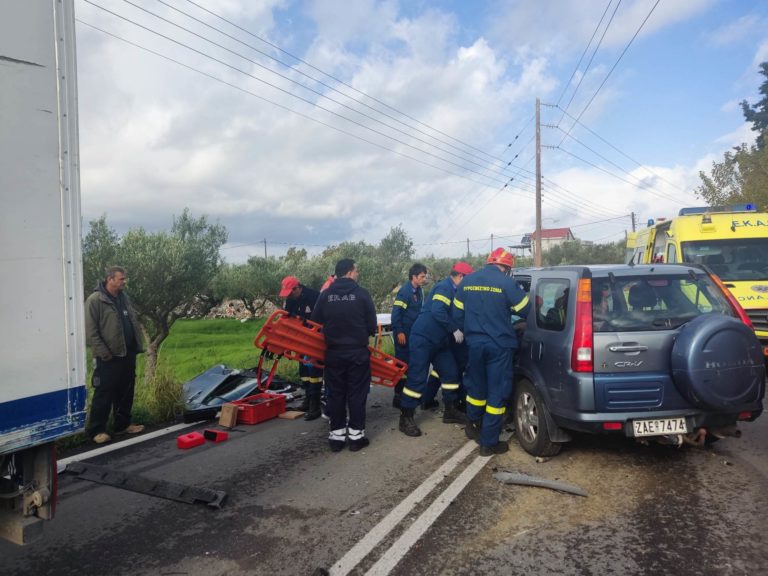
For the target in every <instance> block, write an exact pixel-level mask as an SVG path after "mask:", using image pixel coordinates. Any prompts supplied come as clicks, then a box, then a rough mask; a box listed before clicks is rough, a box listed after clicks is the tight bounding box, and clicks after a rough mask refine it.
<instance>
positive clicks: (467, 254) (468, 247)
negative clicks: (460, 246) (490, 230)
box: [467, 238, 469, 258]
mask: <svg viewBox="0 0 768 576" xmlns="http://www.w3.org/2000/svg"><path fill="white" fill-rule="evenodd" d="M467 258H469V238H467Z"/></svg>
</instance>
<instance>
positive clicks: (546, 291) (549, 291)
mask: <svg viewBox="0 0 768 576" xmlns="http://www.w3.org/2000/svg"><path fill="white" fill-rule="evenodd" d="M570 284H571V283H570V282H569V281H568V280H564V279H545V280H540V281H539V282H538V284H537V285H536V324H537V325H538V326H539V328H542V329H544V330H558V331H560V330H563V329H564V328H565V324H566V320H567V318H568V294H569V292H570Z"/></svg>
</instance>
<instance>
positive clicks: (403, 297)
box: [392, 263, 427, 408]
mask: <svg viewBox="0 0 768 576" xmlns="http://www.w3.org/2000/svg"><path fill="white" fill-rule="evenodd" d="M426 281H427V267H426V266H424V264H418V263H417V264H414V265H413V266H411V268H410V270H408V282H406V283H404V284H403V285H402V286H401V287H400V290H398V292H397V296H395V302H394V304H393V305H392V338H393V339H394V341H395V358H397V359H398V360H402V361H403V362H405V363H406V364H408V363H409V362H410V355H409V354H408V340H409V339H410V337H411V327H412V326H413V323H414V322H416V318H417V317H418V315H419V312H421V306H422V304H423V303H424V292H423V290H422V286H424V284H425V282H426ZM407 378H408V373H407V372H406V374H405V376H403V378H401V379H400V381H399V382H398V383H397V385H396V386H395V395H394V397H393V398H392V406H393V407H395V408H400V397H401V394H402V392H403V386H405V383H406V382H407Z"/></svg>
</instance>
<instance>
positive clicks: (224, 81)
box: [76, 0, 487, 186]
mask: <svg viewBox="0 0 768 576" xmlns="http://www.w3.org/2000/svg"><path fill="white" fill-rule="evenodd" d="M84 1H85V2H88V0H84ZM76 20H77V22H79V23H80V24H83V25H84V26H88V27H89V28H93V29H94V30H98V31H99V32H101V33H102V34H106V35H107V36H111V37H112V38H114V39H116V40H120V41H121V42H125V43H126V44H130V45H131V46H134V47H135V48H138V49H139V50H144V51H145V52H149V53H150V54H153V55H155V56H158V57H159V58H163V59H164V60H167V61H169V62H172V63H174V64H176V65H178V66H181V67H182V68H186V69H187V70H190V71H192V72H195V73H196V74H200V75H201V76H205V77H207V78H210V79H211V80H215V81H216V82H220V83H221V84H224V85H226V86H229V87H230V88H234V89H235V90H239V91H240V92H243V93H244V94H248V95H249V96H253V97H254V98H258V99H259V100H262V101H264V102H267V103H268V104H272V105H273V106H276V107H278V108H281V109H282V110H285V111H287V112H291V113H292V114H296V115H297V116H300V117H302V118H304V119H306V120H310V121H311V122H315V123H317V124H320V125H322V126H325V127H326V128H330V129H331V130H335V131H336V132H339V133H341V134H344V135H346V136H351V137H352V138H355V139H357V140H360V141H361V142H365V143H366V144H370V145H372V146H376V147H377V148H381V149H382V150H385V151H387V152H391V153H393V154H397V155H398V156H402V157H403V158H407V159H409V160H413V161H414V162H418V163H419V164H423V165H424V166H428V167H429V168H433V169H435V170H439V171H441V172H445V173H446V174H450V175H451V176H456V177H457V178H463V179H465V180H469V181H470V182H475V183H476V184H480V185H481V186H486V185H487V184H485V183H483V182H480V181H478V180H475V179H474V178H470V177H469V176H466V175H464V174H458V173H456V172H452V171H450V170H447V169H445V168H443V167H441V166H435V165H434V164H430V163H429V162H425V161H424V160H420V159H419V158H415V157H413V156H409V155H408V154H405V153H403V152H400V151H398V150H394V149H392V148H387V147H386V146H384V145H383V144H379V143H378V142H374V141H372V140H368V139H367V138H363V137H362V136H359V135H357V134H353V133H352V132H348V131H347V130H344V129H343V128H339V127H338V126H333V125H332V124H328V123H327V122H323V121H322V120H319V119H317V118H313V117H312V116H309V115H307V114H304V113H303V112H299V111H298V110H293V109H292V108H289V107H288V106H285V105H283V104H280V103H279V102H275V101H274V100H270V99H269V98H266V97H264V96H261V95H260V94H256V93H255V92H251V91H249V90H246V89H245V88H243V87H241V86H237V85H235V84H232V83H231V82H227V81H226V80H222V79H221V78H217V77H216V76H213V75H212V74H208V73H207V72H203V71H202V70H198V69H197V68H194V67H193V66H189V65H188V64H184V63H183V62H179V61H178V60H175V59H173V58H171V57H169V56H166V55H165V54H161V53H160V52H156V51H155V50H152V49H150V48H147V47H145V46H141V45H140V44H137V43H135V42H132V41H130V40H127V39H126V38H123V37H121V36H118V35H117V34H113V33H112V32H108V31H106V30H103V29H102V28H99V27H98V26H95V25H93V24H89V23H88V22H85V21H84V20H81V19H79V18H76Z"/></svg>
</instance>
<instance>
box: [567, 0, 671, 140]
mask: <svg viewBox="0 0 768 576" xmlns="http://www.w3.org/2000/svg"><path fill="white" fill-rule="evenodd" d="M659 2H661V0H656V3H655V4H654V5H653V7H652V8H651V10H650V12H648V15H647V16H646V17H645V19H644V20H643V21H642V22H641V24H640V26H639V27H638V29H637V30H636V31H635V34H634V35H633V36H632V38H631V39H630V41H629V42H627V45H626V46H625V47H624V50H622V51H621V54H619V57H618V58H617V60H616V62H614V64H613V66H612V67H611V69H610V70H609V71H608V74H606V75H605V78H603V82H602V83H601V84H600V86H598V87H597V90H595V93H594V94H593V95H592V98H590V99H589V102H587V105H586V106H584V108H583V109H582V111H581V112H580V113H579V115H578V116H577V117H576V121H577V122H578V121H579V120H581V117H582V116H583V115H584V113H585V112H586V111H587V110H588V109H589V107H590V106H591V105H592V102H594V101H595V98H596V97H597V95H598V94H599V93H600V90H602V89H603V86H605V83H606V82H608V78H610V77H611V74H613V71H614V70H615V69H616V66H618V65H619V62H621V59H622V58H624V54H626V53H627V50H629V47H630V46H631V45H632V43H633V42H634V41H635V38H637V35H638V34H640V31H641V30H642V29H643V27H644V26H645V23H646V22H648V19H649V18H650V17H651V14H653V12H654V10H656V7H657V6H658V5H659ZM574 126H576V123H575V122H574V123H573V124H572V125H571V127H570V129H569V130H568V132H569V133H570V131H571V130H573V128H574ZM564 140H565V136H563V139H562V140H561V141H560V144H562V143H563V141H564ZM560 144H558V146H559V145H560Z"/></svg>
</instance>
